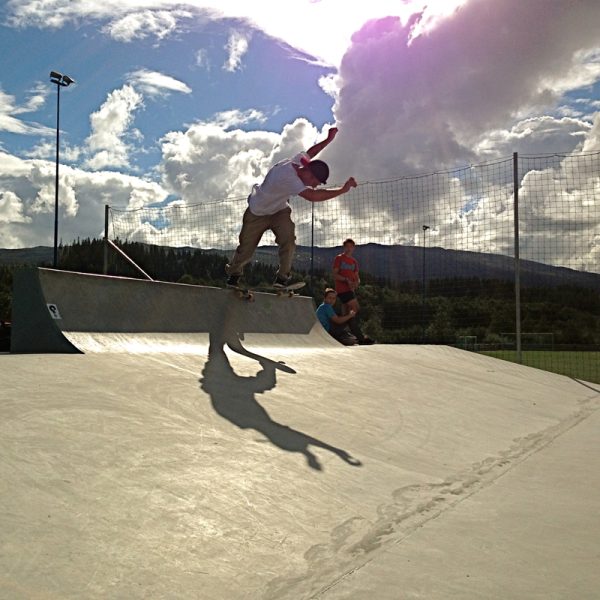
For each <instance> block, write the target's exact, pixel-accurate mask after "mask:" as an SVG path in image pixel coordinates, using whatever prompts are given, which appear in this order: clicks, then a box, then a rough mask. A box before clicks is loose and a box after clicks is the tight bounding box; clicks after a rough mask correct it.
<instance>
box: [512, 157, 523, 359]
mask: <svg viewBox="0 0 600 600" xmlns="http://www.w3.org/2000/svg"><path fill="white" fill-rule="evenodd" d="M519 184H520V182H519V153H518V152H513V197H514V211H513V212H514V229H515V342H516V352H517V363H519V364H521V363H522V362H523V356H522V352H521V261H520V256H519Z"/></svg>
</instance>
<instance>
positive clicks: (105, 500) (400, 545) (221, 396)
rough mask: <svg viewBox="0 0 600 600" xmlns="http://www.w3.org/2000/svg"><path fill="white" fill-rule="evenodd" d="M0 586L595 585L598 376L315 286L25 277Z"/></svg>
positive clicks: (329, 594) (511, 591)
mask: <svg viewBox="0 0 600 600" xmlns="http://www.w3.org/2000/svg"><path fill="white" fill-rule="evenodd" d="M14 306H15V313H14V316H13V338H12V348H11V350H12V352H11V353H10V354H3V355H1V356H0V364H1V365H2V369H1V372H2V386H1V391H0V428H1V435H0V452H1V453H2V457H3V460H2V461H1V462H0V480H1V481H2V488H1V491H0V503H1V506H2V511H1V512H0V533H1V535H0V539H1V543H0V548H1V551H0V598H10V599H21V598H22V599H25V598H27V599H29V598H36V599H37V598H40V599H41V598H43V599H62V598H69V599H71V598H72V599H75V598H78V599H80V598H128V599H131V598H194V599H195V598H206V599H221V598H223V599H228V600H237V599H255V598H256V599H277V600H279V599H281V600H283V599H285V600H288V599H289V600H292V599H293V600H298V599H309V598H319V599H324V600H334V599H336V600H338V599H363V598H377V599H378V600H388V599H389V600H392V599H405V598H406V599H413V598H415V599H416V598H426V599H428V600H432V599H440V600H441V599H448V598H461V599H462V598H464V599H475V598H481V599H506V598H527V599H535V598H539V599H544V600H547V599H563V598H577V599H592V598H597V597H598V589H600V575H599V574H598V573H599V572H600V570H599V569H598V540H599V539H600V521H599V520H598V514H600V469H599V468H598V467H599V458H598V457H600V436H598V431H599V427H600V413H599V411H598V408H599V407H600V388H599V386H598V385H597V384H590V383H587V382H585V381H577V380H574V379H571V378H568V377H565V376H561V375H556V374H552V373H548V372H544V371H541V370H536V369H532V368H528V367H524V366H520V365H516V364H512V363H508V362H504V361H500V360H497V359H493V358H489V357H486V356H483V355H478V354H474V353H470V352H465V351H462V350H458V349H456V348H451V347H448V346H413V345H396V346H394V345H388V346H385V345H374V346H361V347H352V348H348V347H344V346H341V345H339V344H338V343H337V342H335V341H334V340H333V339H332V338H330V337H329V336H328V334H326V333H325V331H324V330H323V329H322V327H321V326H320V324H319V323H318V322H317V321H316V319H315V316H314V304H313V302H312V299H310V298H305V297H294V298H286V297H282V298H278V297H276V296H274V295H270V294H261V293H257V294H256V301H255V302H254V303H248V302H244V301H240V300H239V299H237V298H236V297H235V295H234V294H233V293H232V292H231V291H227V290H222V289H219V288H208V287H199V286H188V285H183V284H167V283H162V282H151V281H141V280H134V279H126V278H118V277H104V276H97V275H83V274H77V273H68V272H60V271H53V270H49V269H39V270H32V271H28V272H23V273H22V274H21V276H20V278H19V279H18V280H17V281H16V283H15V302H14Z"/></svg>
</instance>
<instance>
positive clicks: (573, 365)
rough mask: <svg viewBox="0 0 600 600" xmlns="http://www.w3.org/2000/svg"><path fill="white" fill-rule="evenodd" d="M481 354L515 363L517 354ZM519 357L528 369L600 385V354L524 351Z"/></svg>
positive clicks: (500, 352) (506, 352)
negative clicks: (531, 368) (532, 368)
mask: <svg viewBox="0 0 600 600" xmlns="http://www.w3.org/2000/svg"><path fill="white" fill-rule="evenodd" d="M481 354H485V355H486V356H493V357H494V358H500V359H502V360H508V361H511V362H517V353H516V352H515V351H514V350H495V351H485V352H481ZM521 355H522V357H523V360H522V364H524V365H527V366H528V367H535V368H536V369H543V370H544V371H551V372H553V373H560V374H561V375H567V376H568V377H573V378H575V379H583V380H584V381H589V382H593V383H600V352H576V351H565V350H559V351H552V350H524V351H523V352H521Z"/></svg>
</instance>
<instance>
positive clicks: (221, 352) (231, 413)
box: [200, 331, 362, 471]
mask: <svg viewBox="0 0 600 600" xmlns="http://www.w3.org/2000/svg"><path fill="white" fill-rule="evenodd" d="M225 345H227V346H228V347H229V348H230V349H231V350H233V351H234V352H237V353H238V354H241V355H244V356H247V357H248V358H252V359H253V360H256V361H257V362H258V363H259V364H260V366H261V370H260V371H259V372H258V373H257V374H256V375H251V376H241V375H238V374H237V373H236V372H235V371H234V369H233V367H232V366H231V364H230V362H229V359H228V357H227V354H226V353H225ZM278 370H279V371H284V372H285V373H290V374H294V373H295V372H296V371H294V369H292V368H291V367H289V366H287V365H286V364H285V363H282V362H276V361H273V360H271V359H269V358H266V357H264V356H260V355H259V354H255V353H253V352H250V351H248V350H246V349H245V348H244V347H243V345H242V343H241V341H240V337H239V335H238V334H237V332H231V331H229V334H227V333H224V334H223V335H218V334H211V336H210V346H209V351H208V360H207V361H206V364H205V366H204V369H203V371H202V377H201V379H200V387H201V388H202V390H203V391H204V392H206V393H207V394H208V395H209V396H210V399H211V403H212V405H213V407H214V409H215V411H216V412H217V413H218V414H219V415H221V416H222V417H223V418H225V419H227V420H228V421H230V422H231V423H233V424H234V425H236V426H237V427H239V428H240V429H255V430H256V431H258V432H259V433H261V434H262V435H264V436H265V437H266V438H267V439H268V440H269V441H270V442H271V443H272V444H273V445H274V446H277V447H278V448H281V449H282V450H286V451H287V452H299V453H301V454H303V455H304V456H305V458H306V461H307V463H308V465H309V467H311V468H312V469H316V470H318V471H321V470H322V466H321V463H320V462H319V460H318V458H317V456H316V455H315V454H314V453H313V452H311V450H310V447H311V446H314V447H316V448H323V449H324V450H328V451H329V452H332V453H333V454H335V455H337V456H338V457H339V458H341V459H342V460H343V461H345V462H347V463H348V464H349V465H352V466H355V467H356V466H361V464H362V463H361V462H360V461H359V460H357V459H355V458H353V457H352V456H351V455H350V454H349V453H348V452H346V451H345V450H342V449H341V448H336V447H335V446H332V445H330V444H327V443H326V442H323V441H321V440H318V439H317V438H314V437H312V436H310V435H306V434H304V433H302V432H301V431H297V430H295V429H292V428H291V427H288V426H287V425H282V424H281V423H277V422H276V421H274V420H273V419H271V417H270V416H269V413H268V412H267V411H266V410H265V409H264V408H263V407H262V406H261V405H260V403H259V402H258V401H257V400H256V395H257V394H262V393H264V392H267V391H269V390H272V389H273V388H275V386H276V385H277V379H276V371H278Z"/></svg>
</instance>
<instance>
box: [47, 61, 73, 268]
mask: <svg viewBox="0 0 600 600" xmlns="http://www.w3.org/2000/svg"><path fill="white" fill-rule="evenodd" d="M50 82H51V83H55V84H56V92H57V95H56V180H55V183H54V261H53V266H54V268H55V269H56V267H57V266H58V159H59V152H60V88H61V87H67V86H68V85H71V84H72V83H75V81H74V80H73V79H71V78H70V77H69V76H68V75H63V74H62V73H57V72H56V71H50Z"/></svg>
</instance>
